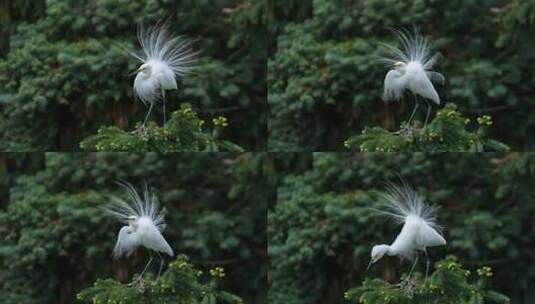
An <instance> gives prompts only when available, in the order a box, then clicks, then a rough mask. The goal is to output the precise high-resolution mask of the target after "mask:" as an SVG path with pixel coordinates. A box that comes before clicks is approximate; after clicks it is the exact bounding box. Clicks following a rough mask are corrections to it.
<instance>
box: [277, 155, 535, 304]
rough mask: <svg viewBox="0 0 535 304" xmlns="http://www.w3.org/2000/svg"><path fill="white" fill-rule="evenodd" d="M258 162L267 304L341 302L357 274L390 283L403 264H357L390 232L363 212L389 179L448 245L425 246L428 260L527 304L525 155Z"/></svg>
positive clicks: (529, 224)
mask: <svg viewBox="0 0 535 304" xmlns="http://www.w3.org/2000/svg"><path fill="white" fill-rule="evenodd" d="M268 164H269V165H268V168H269V171H268V172H269V174H268V176H271V183H272V185H274V186H275V187H276V188H277V191H276V194H272V196H271V198H270V200H269V201H270V202H269V207H268V243H269V248H268V255H269V279H268V286H269V287H268V298H269V303H273V304H305V303H306V304H311V303H322V304H335V303H336V304H338V303H348V302H347V300H345V299H344V297H343V295H344V292H345V291H346V290H347V289H349V288H351V287H355V286H360V285H361V283H362V281H363V280H364V278H377V277H379V278H383V279H385V280H387V281H390V282H394V283H398V282H399V276H400V273H401V272H407V271H408V269H409V267H410V264H409V263H404V264H402V265H401V266H400V265H399V262H398V260H397V258H395V257H387V258H384V259H382V260H381V261H379V262H378V263H377V264H376V265H374V266H373V267H372V268H371V270H370V271H366V267H367V265H368V262H369V260H370V253H371V249H372V246H373V245H376V244H384V243H386V244H390V243H391V242H392V241H393V240H394V239H395V237H396V235H397V234H398V233H399V231H400V227H399V226H396V225H395V224H392V223H391V222H388V221H387V220H386V219H385V218H383V217H381V216H377V214H376V213H374V212H373V211H371V210H370V207H376V208H377V207H378V206H379V203H381V198H380V192H382V191H384V190H385V182H388V181H391V182H398V183H399V176H401V177H402V178H403V179H404V180H405V181H406V182H407V183H409V184H410V185H412V186H413V187H414V188H415V189H416V191H418V193H419V194H420V195H422V196H423V197H424V198H425V200H426V201H427V202H428V203H430V204H432V205H433V206H437V207H438V208H439V209H438V222H439V223H440V224H441V225H444V226H445V229H444V235H445V238H446V240H447V242H448V244H447V245H446V246H443V247H433V248H430V249H429V250H428V252H429V255H430V258H431V261H432V262H437V261H439V260H442V259H443V258H444V257H445V256H446V255H447V254H453V255H456V256H457V257H458V258H459V261H460V263H461V264H463V265H464V266H465V267H467V268H468V269H470V270H471V273H472V275H473V276H476V277H477V273H476V269H477V268H480V267H482V266H485V265H486V266H490V267H492V269H493V273H494V275H493V276H492V278H491V286H489V288H491V289H492V290H496V291H499V292H502V293H504V294H506V295H507V296H509V297H510V298H511V300H512V303H516V304H531V303H534V301H535V289H534V288H533V286H535V250H534V248H535V226H534V225H533V219H534V218H535V187H534V185H535V153H508V154H491V153H441V154H440V153H438V154H423V153H412V154H402V153H319V152H318V153H313V154H312V153H294V154H291V153H280V154H277V153H275V154H273V157H271V159H270V160H269V162H268ZM417 271H425V263H424V262H421V263H420V264H419V266H418V268H417Z"/></svg>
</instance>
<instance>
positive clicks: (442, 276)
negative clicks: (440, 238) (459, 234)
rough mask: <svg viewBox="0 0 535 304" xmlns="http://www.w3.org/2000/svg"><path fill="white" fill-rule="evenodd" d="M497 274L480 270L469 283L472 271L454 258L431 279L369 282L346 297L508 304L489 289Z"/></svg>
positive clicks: (446, 303)
mask: <svg viewBox="0 0 535 304" xmlns="http://www.w3.org/2000/svg"><path fill="white" fill-rule="evenodd" d="M492 275H493V273H492V269H491V268H490V267H486V266H485V267H482V268H479V269H478V270H477V276H476V279H477V281H476V282H475V283H469V282H468V279H469V278H473V277H474V276H475V275H472V276H471V272H470V271H469V270H465V269H463V268H462V267H461V265H460V264H459V263H458V261H457V260H456V258H455V257H454V256H449V257H447V258H446V259H445V260H442V261H440V262H438V263H437V266H436V271H435V272H434V273H433V274H431V275H430V276H429V277H428V279H427V280H425V279H424V282H422V279H417V280H414V277H412V278H411V279H410V280H408V281H404V282H402V283H400V284H401V285H400V284H395V285H392V284H389V283H387V282H385V281H383V280H380V279H374V280H370V279H366V280H365V281H364V282H363V283H362V286H360V287H356V288H352V289H350V290H348V291H347V292H346V293H345V294H344V297H345V298H346V299H348V300H350V302H351V303H364V304H375V303H377V304H379V303H382V304H388V303H390V304H396V303H399V304H402V303H403V304H404V303H415V304H417V303H429V301H432V302H433V303H436V304H450V303H459V304H469V303H496V304H498V303H501V304H508V303H510V300H509V298H508V297H506V296H504V295H502V294H500V293H497V292H495V291H492V290H488V287H487V286H486V285H487V278H488V277H491V276H492Z"/></svg>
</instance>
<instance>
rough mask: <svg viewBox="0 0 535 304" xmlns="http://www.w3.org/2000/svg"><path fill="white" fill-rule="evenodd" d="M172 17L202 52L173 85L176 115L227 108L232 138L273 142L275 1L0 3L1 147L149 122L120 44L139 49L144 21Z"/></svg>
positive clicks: (68, 143)
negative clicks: (270, 73) (270, 60)
mask: <svg viewBox="0 0 535 304" xmlns="http://www.w3.org/2000/svg"><path fill="white" fill-rule="evenodd" d="M162 20H167V21H168V22H169V24H170V29H171V31H172V32H173V33H175V34H176V35H186V36H188V37H190V38H193V39H196V40H197V41H196V43H195V44H194V47H195V49H196V50H199V51H201V55H200V56H199V62H198V70H197V72H196V74H194V75H192V76H189V77H186V78H184V79H182V80H180V81H179V85H178V87H179V89H178V90H175V91H170V92H168V94H167V97H168V102H167V105H168V109H167V111H168V113H170V112H171V111H174V110H177V109H178V108H179V106H180V103H183V102H188V103H191V104H192V106H193V109H194V110H195V111H196V112H198V113H199V115H200V116H201V118H203V119H205V120H208V121H210V120H211V119H212V118H216V117H218V116H220V115H222V116H225V117H227V118H228V120H229V124H230V126H229V127H228V128H226V129H225V132H224V134H222V137H223V138H225V139H227V140H230V141H232V142H234V143H236V144H238V145H240V146H242V147H243V148H244V149H246V150H249V151H251V150H255V151H257V150H263V149H264V148H265V138H266V115H267V113H266V112H267V110H266V102H265V100H266V80H265V79H266V37H265V26H266V25H265V5H264V2H263V1H255V0H175V1H173V0H131V1H121V0H47V1H45V0H9V1H0V150H2V151H60V150H61V151H64V150H67V151H71V150H79V146H78V144H79V143H80V141H82V140H83V139H84V138H86V137H88V136H89V135H92V134H94V133H96V131H97V129H98V127H99V126H101V125H117V126H119V127H121V128H132V127H133V126H134V125H135V123H136V122H139V121H141V120H142V119H143V117H144V114H145V113H146V110H147V109H146V108H145V106H144V105H143V104H142V103H140V102H138V101H135V100H134V97H133V95H132V84H133V76H128V75H129V74H130V73H131V72H132V71H133V70H135V69H136V68H137V65H138V63H137V62H136V60H135V59H133V58H130V56H129V55H126V54H125V53H124V52H123V51H121V50H120V49H119V48H117V47H114V45H116V44H122V45H124V46H125V47H127V48H130V49H133V48H138V47H139V45H138V43H137V39H136V27H137V25H138V24H140V23H143V24H145V25H151V24H155V23H157V22H158V21H162ZM157 108H159V107H157ZM159 111H161V110H160V109H158V110H157V111H156V112H153V116H152V119H153V120H155V121H157V122H158V123H159V124H161V121H162V118H161V114H160V112H159ZM168 117H170V115H169V114H168Z"/></svg>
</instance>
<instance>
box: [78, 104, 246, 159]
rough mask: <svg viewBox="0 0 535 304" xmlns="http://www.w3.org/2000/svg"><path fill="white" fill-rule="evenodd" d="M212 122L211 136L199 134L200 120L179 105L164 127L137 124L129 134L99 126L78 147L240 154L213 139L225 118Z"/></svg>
mask: <svg viewBox="0 0 535 304" xmlns="http://www.w3.org/2000/svg"><path fill="white" fill-rule="evenodd" d="M212 122H213V124H214V130H213V131H212V133H211V134H210V133H207V132H205V131H203V128H202V126H203V124H204V120H201V119H199V118H198V116H197V114H196V113H195V112H193V110H192V109H191V106H190V105H188V104H182V107H181V109H180V110H179V111H176V112H173V113H172V115H171V119H170V120H169V121H168V122H167V123H166V125H165V126H164V127H158V126H157V125H156V124H155V123H153V122H148V123H147V125H145V126H142V124H141V122H140V123H138V124H137V125H136V128H135V129H134V131H131V132H126V131H123V130H121V129H119V128H117V127H115V126H112V127H101V128H100V129H99V130H98V134H97V135H93V136H91V137H89V138H86V139H85V140H84V141H82V142H81V143H80V147H81V148H82V149H84V150H96V151H135V152H141V151H156V152H177V151H209V152H216V151H220V150H226V151H232V152H242V151H243V149H242V148H241V147H239V146H237V145H235V144H233V143H231V142H229V141H224V140H218V139H217V137H218V134H220V133H221V131H222V130H223V128H225V127H227V126H228V123H227V119H226V118H225V117H218V118H214V119H213V121H212Z"/></svg>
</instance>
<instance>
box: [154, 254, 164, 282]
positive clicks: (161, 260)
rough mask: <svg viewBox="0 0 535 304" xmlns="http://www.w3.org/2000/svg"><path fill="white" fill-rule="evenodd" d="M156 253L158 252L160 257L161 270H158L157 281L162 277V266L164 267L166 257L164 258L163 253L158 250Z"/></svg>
mask: <svg viewBox="0 0 535 304" xmlns="http://www.w3.org/2000/svg"><path fill="white" fill-rule="evenodd" d="M156 253H158V256H159V257H160V270H158V278H157V279H156V281H158V280H159V279H160V275H161V274H162V268H163V262H164V259H163V257H162V255H161V254H160V253H159V252H156Z"/></svg>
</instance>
